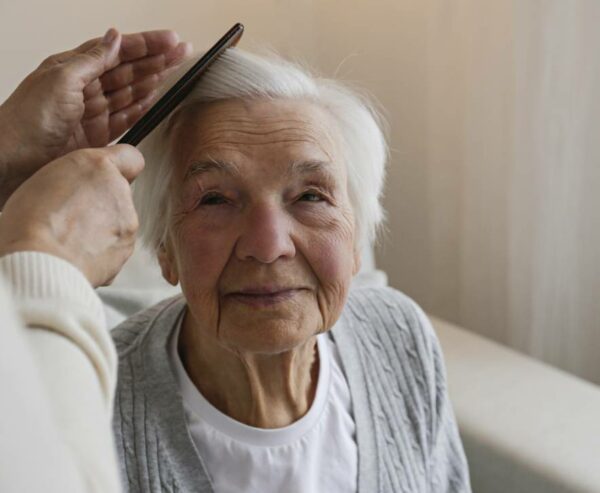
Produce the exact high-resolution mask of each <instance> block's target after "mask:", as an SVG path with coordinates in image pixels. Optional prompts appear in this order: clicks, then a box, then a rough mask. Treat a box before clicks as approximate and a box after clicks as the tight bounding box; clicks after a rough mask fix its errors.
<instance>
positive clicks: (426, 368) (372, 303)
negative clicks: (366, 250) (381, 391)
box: [343, 287, 444, 395]
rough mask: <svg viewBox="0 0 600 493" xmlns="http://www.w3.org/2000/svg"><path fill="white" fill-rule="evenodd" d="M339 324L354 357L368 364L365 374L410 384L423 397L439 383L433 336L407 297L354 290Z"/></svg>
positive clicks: (438, 357) (380, 289) (438, 359)
mask: <svg viewBox="0 0 600 493" xmlns="http://www.w3.org/2000/svg"><path fill="white" fill-rule="evenodd" d="M343 318H344V322H345V323H344V324H343V326H344V327H345V330H348V331H349V332H350V334H349V335H350V337H351V338H352V339H353V345H355V346H356V351H358V352H359V353H360V354H361V355H362V357H363V358H364V359H365V361H369V363H368V364H366V365H365V369H368V370H369V371H373V372H377V373H379V372H380V371H381V372H383V373H392V374H394V375H397V376H398V377H399V378H403V379H405V381H412V382H413V383H414V384H415V386H416V387H419V388H421V390H422V392H423V393H424V395H429V394H430V392H431V390H432V387H434V388H435V387H436V381H438V382H437V383H438V385H439V384H440V379H441V380H443V379H444V376H443V373H440V372H439V366H440V363H441V351H440V347H439V343H438V340H437V336H436V334H435V331H434V329H433V327H432V325H431V322H430V321H429V319H428V318H427V316H426V315H425V313H424V312H423V310H422V309H421V307H420V306H419V305H418V304H417V303H416V302H415V301H414V300H413V299H412V298H410V297H409V296H407V295H405V294H404V293H401V292H400V291H398V290H396V289H393V288H389V287H369V288H358V289H353V290H352V291H351V293H350V295H349V297H348V301H347V303H346V307H345V309H344V313H343Z"/></svg>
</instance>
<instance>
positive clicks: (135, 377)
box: [113, 288, 471, 493]
mask: <svg viewBox="0 0 600 493" xmlns="http://www.w3.org/2000/svg"><path fill="white" fill-rule="evenodd" d="M185 306H186V305H185V300H184V299H183V298H182V297H180V296H179V297H176V298H172V299H169V300H165V301H163V302H161V303H159V304H158V305H155V306H154V307H152V308H149V309H147V310H145V311H143V312H140V313H138V314H137V315H134V316H133V317H132V318H130V319H129V320H126V321H125V322H123V323H122V324H121V325H120V326H118V327H117V328H116V329H115V330H114V331H113V338H114V340H115V342H116V345H117V350H118V353H119V383H118V388H117V394H116V400H115V416H114V431H115V437H116V445H117V450H118V452H119V456H120V461H121V469H122V476H123V484H124V489H125V491H130V492H143V493H146V492H161V491H163V492H165V491H166V492H173V493H174V492H195V493H209V492H211V493H212V492H213V491H214V490H213V487H212V484H211V480H210V475H209V471H207V470H206V468H205V465H204V462H203V460H202V457H201V456H200V455H199V454H198V452H197V450H196V448H195V446H194V444H193V442H192V439H191V437H190V434H189V432H188V429H187V425H186V418H185V414H184V409H183V403H182V400H181V395H180V393H179V389H178V387H177V384H176V382H175V378H174V375H173V372H172V370H171V366H170V363H169V357H168V339H169V335H170V333H171V331H172V330H173V328H174V327H175V322H176V320H177V318H178V316H179V315H180V314H181V313H182V311H183V310H184V309H185ZM341 322H342V323H340V324H337V325H336V327H335V328H334V329H333V331H332V335H333V338H334V340H335V343H336V344H337V346H338V349H339V352H340V356H341V360H342V365H343V369H344V372H345V374H346V377H347V379H348V384H349V387H350V392H351V396H352V407H353V413H354V419H355V421H356V435H357V436H356V440H357V444H358V468H359V472H358V492H359V493H377V492H381V493H384V492H385V493H388V492H389V493H396V492H398V493H400V492H411V493H416V492H423V493H425V492H430V493H438V492H469V491H471V488H470V484H469V475H468V468H467V463H466V459H465V455H464V451H463V448H462V444H461V442H460V438H459V435H458V432H457V427H456V423H455V420H454V415H453V412H452V408H451V405H450V401H449V399H448V392H447V388H446V378H445V371H444V365H443V361H442V355H441V352H440V349H439V345H438V342H437V339H436V336H435V334H434V332H433V329H432V328H431V325H430V324H429V322H428V320H427V318H426V317H425V315H424V314H423V312H422V311H421V309H420V308H419V307H418V306H417V305H416V303H414V301H412V300H411V299H410V298H408V297H406V296H405V295H403V294H402V293H399V292H398V291H395V290H393V289H391V288H359V289H354V290H351V293H350V296H349V298H348V301H347V303H346V306H345V307H344V311H343V314H342V320H341ZM309 493H310V492H309ZM332 493H334V492H332Z"/></svg>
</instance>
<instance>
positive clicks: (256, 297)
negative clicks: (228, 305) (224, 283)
mask: <svg viewBox="0 0 600 493" xmlns="http://www.w3.org/2000/svg"><path fill="white" fill-rule="evenodd" d="M299 291H300V289H296V288H288V289H274V290H270V289H248V290H242V291H236V292H233V293H230V294H228V295H227V297H228V298H230V299H233V300H235V301H237V302H239V303H243V304H245V305H249V306H253V307H255V308H263V307H268V306H272V305H276V304H278V303H282V302H284V301H288V300H290V299H291V298H293V297H294V296H296V294H298V292H299Z"/></svg>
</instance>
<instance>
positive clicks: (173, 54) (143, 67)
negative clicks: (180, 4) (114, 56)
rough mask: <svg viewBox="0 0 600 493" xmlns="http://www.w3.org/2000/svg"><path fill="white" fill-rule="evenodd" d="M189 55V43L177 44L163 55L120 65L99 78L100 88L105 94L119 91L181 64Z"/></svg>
mask: <svg viewBox="0 0 600 493" xmlns="http://www.w3.org/2000/svg"><path fill="white" fill-rule="evenodd" d="M190 53H191V45H190V44H189V43H179V44H177V45H176V46H175V47H173V48H172V49H170V50H169V51H166V52H164V53H160V54H156V55H148V56H145V57H140V58H136V59H135V60H133V61H130V62H124V63H121V64H120V65H119V66H117V67H115V68H114V69H112V70H110V71H108V72H107V73H105V74H104V75H103V76H102V77H101V78H100V83H101V87H102V89H103V90H104V91H106V92H109V91H115V90H118V89H121V88H123V87H125V86H128V85H130V84H132V83H135V82H136V81H139V80H141V79H144V78H146V77H148V76H150V75H153V74H158V73H161V72H162V71H164V70H166V69H168V68H170V67H172V66H173V65H176V64H178V63H179V62H181V61H182V60H183V59H184V58H186V57H187V56H188V55H189V54H190Z"/></svg>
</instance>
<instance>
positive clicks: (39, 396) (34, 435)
mask: <svg viewBox="0 0 600 493" xmlns="http://www.w3.org/2000/svg"><path fill="white" fill-rule="evenodd" d="M0 318H1V319H2V323H1V326H0V392H1V397H0V491H2V492H3V493H10V492H15V493H16V492H19V493H20V492H28V493H29V492H32V493H33V492H38V491H39V492H44V493H53V492H61V493H65V492H86V491H95V492H96V491H97V492H118V491H119V490H120V486H119V480H118V473H117V468H116V460H115V453H114V446H113V439H112V433H111V428H110V422H111V415H112V408H113V396H114V387H115V384H116V355H115V350H114V346H113V344H112V341H111V339H110V336H109V333H108V331H107V329H106V324H105V322H104V312H103V308H102V304H101V302H100V300H99V299H98V297H97V295H96V293H95V292H94V290H93V288H92V286H91V285H90V284H89V283H88V281H87V280H86V278H85V277H84V276H83V275H82V274H81V272H79V271H78V270H77V269H76V268H75V267H73V266H72V265H71V264H69V263H68V262H66V261H64V260H61V259H59V258H56V257H53V256H50V255H46V254H43V253H38V252H19V253H15V254H11V255H7V256H5V257H2V258H0Z"/></svg>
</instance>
